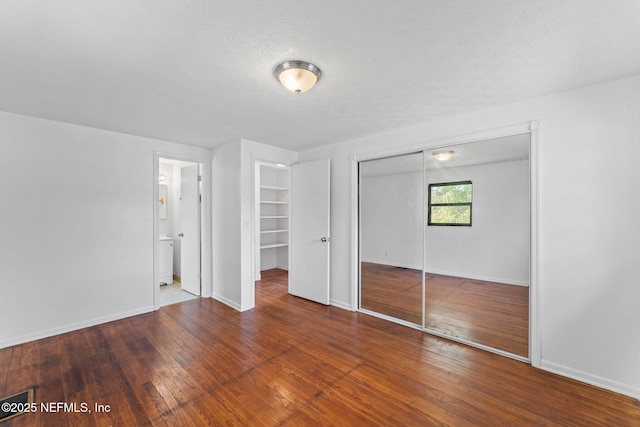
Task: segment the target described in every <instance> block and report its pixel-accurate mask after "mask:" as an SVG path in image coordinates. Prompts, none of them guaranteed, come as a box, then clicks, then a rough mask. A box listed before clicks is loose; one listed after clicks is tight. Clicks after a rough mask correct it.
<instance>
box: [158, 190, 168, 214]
mask: <svg viewBox="0 0 640 427" xmlns="http://www.w3.org/2000/svg"><path fill="white" fill-rule="evenodd" d="M167 193H168V189H167V186H166V185H164V184H160V187H159V191H158V217H159V218H160V219H167Z"/></svg>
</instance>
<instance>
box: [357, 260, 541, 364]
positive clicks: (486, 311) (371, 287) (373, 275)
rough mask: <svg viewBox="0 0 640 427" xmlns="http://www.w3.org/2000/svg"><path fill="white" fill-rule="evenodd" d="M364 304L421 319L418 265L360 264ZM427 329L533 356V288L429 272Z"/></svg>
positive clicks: (415, 321) (392, 313)
mask: <svg viewBox="0 0 640 427" xmlns="http://www.w3.org/2000/svg"><path fill="white" fill-rule="evenodd" d="M361 277H362V297H361V301H362V307H363V308H366V309H368V310H371V311H375V312H378V313H382V314H386V315H389V316H393V317H396V318H398V319H402V320H406V321H408V322H412V323H415V324H418V325H421V324H422V279H421V271H420V270H412V269H406V268H399V267H394V266H390V265H382V264H373V263H366V262H363V263H362V268H361ZM425 301H426V304H425V312H426V319H425V325H426V327H427V328H430V329H433V330H435V331H438V332H441V333H444V334H448V335H450V336H453V337H457V338H462V339H466V340H469V341H473V342H476V343H479V344H483V345H487V346H489V347H493V348H497V349H500V350H503V351H507V352H509V353H513V354H516V355H519V356H523V357H528V355H529V345H528V343H529V289H528V288H527V287H524V286H514V285H505V284H502V283H494V282H486V281H481V280H473V279H464V278H460V277H451V276H442V275H438V274H430V273H427V274H425Z"/></svg>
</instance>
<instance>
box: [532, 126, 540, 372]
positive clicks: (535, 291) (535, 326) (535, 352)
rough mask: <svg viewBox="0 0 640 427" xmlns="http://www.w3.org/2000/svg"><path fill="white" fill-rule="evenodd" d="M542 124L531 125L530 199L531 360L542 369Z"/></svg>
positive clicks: (534, 365)
mask: <svg viewBox="0 0 640 427" xmlns="http://www.w3.org/2000/svg"><path fill="white" fill-rule="evenodd" d="M539 128H540V123H539V122H537V121H532V122H531V123H530V124H529V150H530V152H529V168H530V169H529V180H530V181H529V183H530V188H529V193H530V194H529V198H530V203H531V205H530V206H529V208H530V210H531V211H530V212H531V213H530V215H531V217H530V220H529V223H530V226H531V234H530V237H529V244H530V245H531V246H530V249H529V256H530V258H531V260H530V264H529V269H530V272H529V275H530V276H529V360H530V361H531V366H533V367H535V368H539V367H540V361H541V359H542V338H541V337H542V333H541V330H540V306H539V302H540V301H541V300H542V299H541V298H540V286H539V283H538V277H539V272H540V266H539V260H540V256H539V252H538V251H539V247H540V246H539V244H538V243H539V239H540V233H539V230H540V227H539V225H540V224H539V216H538V200H540V198H539V195H540V194H539V176H540V175H539V170H540V169H539V164H538V149H539V148H538V147H539V138H540V131H539Z"/></svg>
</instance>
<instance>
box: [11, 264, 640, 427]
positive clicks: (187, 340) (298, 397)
mask: <svg viewBox="0 0 640 427" xmlns="http://www.w3.org/2000/svg"><path fill="white" fill-rule="evenodd" d="M263 277H264V278H263V280H262V281H260V282H258V284H257V286H256V295H257V298H256V299H257V303H258V305H257V307H256V309H254V310H250V311H247V312H244V313H239V312H237V311H235V310H233V309H231V308H229V307H227V306H225V305H223V304H221V303H219V302H216V301H214V300H212V299H196V300H191V301H187V302H183V303H179V304H173V305H170V306H167V307H163V308H162V309H160V310H159V311H157V312H154V313H149V314H144V315H140V316H136V317H132V318H129V319H124V320H120V321H116V322H111V323H106V324H103V325H99V326H95V327H91V328H86V329H82V330H79V331H76V332H71V333H68V334H64V335H59V336H56V337H52V338H47V339H42V340H38V341H34V342H30V343H26V344H22V345H18V346H14V347H10V348H5V349H1V350H0V395H1V396H6V395H9V394H13V393H15V392H18V391H21V390H23V389H26V388H28V387H29V386H33V385H35V386H37V391H36V402H79V403H81V402H86V403H87V404H89V406H90V408H92V409H93V405H94V404H96V403H99V404H103V405H110V412H103V413H96V412H95V411H94V412H92V413H90V414H89V413H73V412H58V413H43V412H42V411H38V412H36V413H28V414H23V415H19V416H17V417H16V418H13V419H11V420H9V421H6V422H4V423H2V424H1V425H2V426H3V427H8V426H12V427H17V426H80V425H81V426H111V425H114V426H151V425H161V426H165V425H166V426H206V425H252V426H255V425H260V426H263V425H267V426H269V425H286V426H294V425H295V426H298V425H343V426H360V425H410V426H417V425H420V426H423V425H453V426H467V425H486V426H495V425H510V426H513V425H555V426H600V425H607V426H613V425H615V426H631V425H638V424H639V423H640V402H638V401H636V400H634V399H631V398H628V397H625V396H621V395H618V394H615V393H611V392H608V391H605V390H601V389H598V388H595V387H592V386H589V385H585V384H582V383H579V382H576V381H572V380H570V379H566V378H563V377H560V376H557V375H553V374H550V373H547V372H544V371H541V370H537V369H534V368H532V367H530V366H528V365H526V364H524V363H521V362H517V361H514V360H510V359H507V358H504V357H500V356H497V355H494V354H491V353H488V352H485V351H482V350H477V349H474V348H471V347H468V346H465V345H461V344H457V343H454V342H451V341H447V340H444V339H440V338H437V337H433V336H430V335H428V334H425V333H422V332H420V331H417V330H413V329H411V328H406V327H403V326H400V325H396V324H394V323H391V322H387V321H384V320H380V319H377V318H375V317H372V316H367V315H364V314H358V313H351V312H348V311H345V310H341V309H338V308H335V307H326V306H322V305H319V304H315V303H313V302H309V301H306V300H303V299H299V298H296V297H293V296H290V295H288V294H287V289H286V273H283V272H272V275H271V276H270V275H269V274H265V275H264V276H263Z"/></svg>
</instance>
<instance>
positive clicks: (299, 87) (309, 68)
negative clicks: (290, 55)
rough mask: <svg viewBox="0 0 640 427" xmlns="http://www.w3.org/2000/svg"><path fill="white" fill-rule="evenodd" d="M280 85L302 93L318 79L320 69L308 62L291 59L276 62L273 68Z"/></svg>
mask: <svg viewBox="0 0 640 427" xmlns="http://www.w3.org/2000/svg"><path fill="white" fill-rule="evenodd" d="M273 75H274V76H275V78H276V79H278V81H280V83H282V86H284V87H285V88H286V89H287V90H290V91H291V92H293V93H296V94H299V93H304V92H306V91H308V90H309V89H311V88H312V87H313V86H314V85H315V84H316V83H317V82H318V80H320V76H321V75H322V71H320V68H318V67H316V66H315V65H313V64H312V63H310V62H306V61H298V60H291V61H285V62H283V63H281V64H278V65H277V66H276V68H274V69H273Z"/></svg>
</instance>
